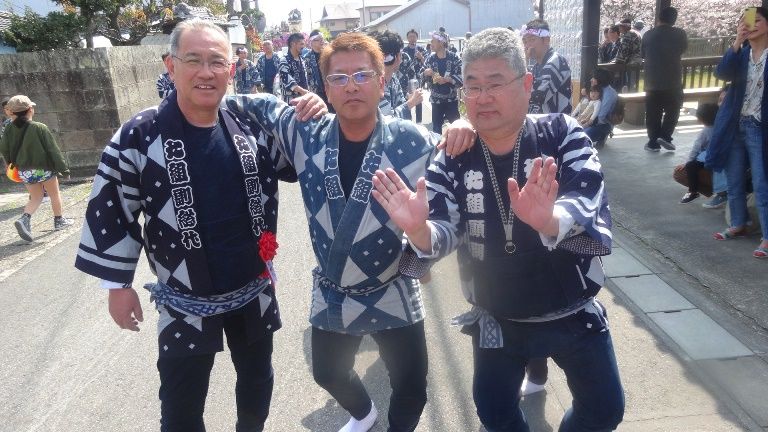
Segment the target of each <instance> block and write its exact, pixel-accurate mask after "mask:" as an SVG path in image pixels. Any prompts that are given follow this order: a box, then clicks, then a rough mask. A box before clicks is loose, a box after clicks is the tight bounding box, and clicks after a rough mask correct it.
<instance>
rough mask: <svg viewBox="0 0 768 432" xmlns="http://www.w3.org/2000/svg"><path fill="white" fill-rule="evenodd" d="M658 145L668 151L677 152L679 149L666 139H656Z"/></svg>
mask: <svg viewBox="0 0 768 432" xmlns="http://www.w3.org/2000/svg"><path fill="white" fill-rule="evenodd" d="M656 144H658V145H660V146H662V147H664V148H665V149H667V150H675V149H676V148H677V147H675V145H674V144H672V143H671V142H669V141H667V140H665V139H664V138H656Z"/></svg>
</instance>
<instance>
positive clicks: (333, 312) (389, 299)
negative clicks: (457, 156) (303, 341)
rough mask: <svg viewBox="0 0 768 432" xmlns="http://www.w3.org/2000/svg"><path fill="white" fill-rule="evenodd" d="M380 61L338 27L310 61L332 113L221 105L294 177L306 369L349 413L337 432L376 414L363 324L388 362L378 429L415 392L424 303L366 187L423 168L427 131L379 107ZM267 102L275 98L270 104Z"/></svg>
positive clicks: (410, 414) (249, 101) (409, 425)
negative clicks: (298, 114) (306, 304)
mask: <svg viewBox="0 0 768 432" xmlns="http://www.w3.org/2000/svg"><path fill="white" fill-rule="evenodd" d="M383 60H384V58H383V54H382V52H381V50H380V49H379V45H378V44H377V42H376V41H375V40H374V39H373V38H371V37H370V36H366V35H364V34H362V33H345V34H342V35H340V36H338V37H337V38H336V39H334V41H333V42H332V43H331V44H330V45H327V46H326V47H325V48H324V50H323V53H322V55H321V57H320V68H321V70H322V72H323V75H324V76H325V79H326V84H327V85H326V90H327V95H328V100H329V101H330V102H331V103H332V104H333V106H334V107H335V108H336V115H335V116H333V115H327V116H325V117H324V118H322V119H320V120H318V121H313V122H310V123H301V122H298V121H296V119H295V118H294V117H295V116H294V114H293V109H292V108H290V107H288V106H286V105H284V104H281V103H278V102H277V101H276V100H275V99H271V100H270V99H267V98H258V97H250V96H249V97H238V98H236V101H237V104H232V103H230V104H229V106H230V108H231V109H232V110H237V111H240V112H241V113H242V115H244V116H247V117H248V118H250V119H253V120H256V121H257V122H259V123H260V124H261V125H262V127H263V129H264V130H266V131H267V132H268V133H270V134H273V135H274V136H275V141H276V143H277V144H278V145H279V146H280V147H281V149H282V150H283V152H284V154H285V155H286V157H287V158H288V159H289V161H291V162H292V163H293V165H294V167H295V168H296V171H297V174H298V177H299V183H300V184H301V185H302V188H301V192H302V197H303V199H304V206H305V210H306V214H307V219H308V223H309V232H310V235H311V237H312V247H313V249H314V252H315V256H316V258H317V264H318V266H317V267H316V268H315V269H314V270H313V279H314V280H313V287H312V308H311V311H310V323H311V324H312V372H313V374H314V378H315V381H316V382H317V383H318V384H319V385H320V386H322V387H323V388H325V389H326V390H327V391H328V392H329V393H330V394H331V395H332V396H333V397H334V398H335V399H336V400H337V401H338V403H339V404H340V405H341V406H342V407H343V408H344V409H345V410H347V411H348V412H349V413H350V414H351V418H350V419H349V421H348V422H347V424H346V425H344V426H343V427H342V428H341V431H342V432H362V431H367V430H368V429H370V428H371V426H372V425H373V423H374V422H375V421H376V418H377V415H378V414H377V411H376V408H375V407H374V405H373V401H372V400H371V398H370V396H369V395H368V392H367V391H366V389H365V387H364V386H363V384H362V382H361V381H360V378H359V377H358V375H357V374H356V373H355V372H354V369H353V367H354V363H355V354H356V352H357V350H358V348H359V346H360V342H361V341H362V338H363V336H364V335H371V337H373V339H374V340H375V341H376V342H377V344H378V345H379V353H380V355H381V359H382V360H383V361H384V364H385V366H386V367H387V370H388V372H389V379H390V384H391V386H392V396H391V398H390V403H389V415H388V419H389V429H388V430H389V431H392V432H403V431H407V432H410V431H413V430H414V429H415V428H416V425H417V424H418V422H419V417H420V416H421V412H422V410H423V408H424V404H425V403H426V398H427V393H426V385H427V378H426V377H427V351H426V350H427V348H426V340H425V336H424V323H423V320H424V304H423V302H422V298H421V292H420V287H419V281H418V279H417V278H418V277H421V275H422V274H423V271H424V269H411V268H410V267H411V264H417V263H416V262H415V261H416V260H415V256H414V255H412V254H407V253H404V252H403V232H402V231H401V230H400V229H398V228H397V227H395V226H394V225H393V224H392V223H391V222H390V220H389V217H388V216H387V214H386V212H385V211H384V210H383V209H382V208H381V207H380V206H379V205H378V204H377V203H376V202H375V201H373V200H372V199H371V198H370V191H371V188H372V183H371V177H372V176H373V173H374V172H375V171H376V170H377V169H380V168H382V169H383V168H392V169H395V170H397V172H399V173H401V174H402V175H403V176H404V177H405V178H406V181H408V182H415V181H416V179H417V178H418V177H419V176H422V175H424V172H425V170H426V167H427V166H428V165H429V162H430V160H431V159H432V157H433V156H434V153H435V145H436V144H438V141H439V136H438V135H436V134H430V133H429V132H428V131H427V130H426V129H425V128H424V127H422V126H419V125H416V124H415V123H412V122H409V121H405V120H402V119H399V118H395V117H390V116H384V115H382V114H381V112H380V110H379V109H378V107H379V100H380V99H381V97H382V95H383V93H384V61H383ZM275 104H277V105H280V106H281V107H282V110H281V111H280V112H279V114H277V115H273V113H275V112H277V111H276V110H275V109H273V108H274V106H275ZM464 124H465V125H466V123H464ZM451 138H456V142H455V144H456V146H455V147H458V149H457V150H454V146H452V145H451V144H450V142H449V143H448V144H447V150H446V151H447V152H448V153H450V154H454V153H458V152H460V151H462V150H463V149H465V148H466V147H468V146H469V145H470V144H471V143H472V142H473V141H474V133H473V132H472V130H471V128H469V127H468V125H466V126H465V127H464V128H460V129H453V128H451V129H449V131H448V136H447V138H446V139H447V140H448V141H450V140H451ZM411 184H413V183H411ZM404 257H405V258H404ZM404 259H405V261H404ZM409 259H410V260H411V261H409ZM406 264H407V265H406ZM417 270H420V271H417Z"/></svg>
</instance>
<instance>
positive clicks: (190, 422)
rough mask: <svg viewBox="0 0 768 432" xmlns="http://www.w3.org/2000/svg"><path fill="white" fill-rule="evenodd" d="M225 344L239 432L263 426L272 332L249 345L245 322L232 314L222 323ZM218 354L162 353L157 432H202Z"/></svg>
mask: <svg viewBox="0 0 768 432" xmlns="http://www.w3.org/2000/svg"><path fill="white" fill-rule="evenodd" d="M224 331H225V333H226V335H227V345H228V346H229V349H230V351H231V352H232V363H233V364H234V366H235V371H236V373H237V383H236V384H235V397H236V401H237V425H236V426H235V430H236V431H237V432H257V431H262V430H264V422H265V421H266V420H267V415H268V414H269V404H270V401H271V399H272V386H273V384H274V376H273V373H272V334H271V333H270V334H269V335H267V336H265V337H264V338H262V339H260V340H258V341H256V343H253V344H250V345H247V344H246V343H245V340H246V337H245V323H244V320H243V317H242V316H241V315H236V316H233V317H231V318H228V320H227V321H226V322H225V324H224ZM215 355H216V354H215V353H213V354H206V355H199V356H190V357H160V359H159V360H158V361H157V370H158V371H159V372H160V412H161V416H160V430H161V431H162V432H204V431H205V425H204V424H203V410H204V409H205V398H206V396H207V395H208V382H209V379H210V376H211V369H212V368H213V359H214V356H215Z"/></svg>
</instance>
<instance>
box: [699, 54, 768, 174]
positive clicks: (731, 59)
mask: <svg viewBox="0 0 768 432" xmlns="http://www.w3.org/2000/svg"><path fill="white" fill-rule="evenodd" d="M751 52H752V48H751V47H750V46H749V44H745V45H744V46H742V48H741V49H740V50H739V51H738V52H736V51H734V50H733V48H728V51H726V52H725V55H723V59H722V60H720V64H718V65H717V69H716V70H715V76H717V77H718V78H719V79H721V80H725V81H730V82H731V87H730V88H729V89H728V93H727V94H726V95H725V100H723V104H722V105H721V106H720V110H719V111H718V112H717V117H716V118H715V125H714V127H713V129H712V139H711V141H710V142H709V149H708V150H707V159H706V160H705V161H704V165H705V166H706V167H707V168H711V169H712V170H714V171H721V170H722V169H723V168H725V165H726V163H727V162H728V155H729V153H730V152H729V150H730V145H731V143H732V142H733V140H734V138H735V137H736V134H737V133H738V131H739V117H741V107H742V105H743V104H744V96H745V93H746V91H747V68H748V67H749V56H750V55H751ZM763 81H764V82H765V83H766V84H768V68H764V69H763ZM760 118H761V120H762V130H763V165H765V167H766V169H768V85H764V86H763V101H762V104H761V107H760Z"/></svg>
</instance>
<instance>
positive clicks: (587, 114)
mask: <svg viewBox="0 0 768 432" xmlns="http://www.w3.org/2000/svg"><path fill="white" fill-rule="evenodd" d="M602 98H603V89H602V88H601V87H600V86H592V88H591V89H589V104H588V105H587V107H586V108H585V109H584V111H583V112H581V113H580V114H579V116H578V117H577V120H578V122H579V124H580V125H581V127H583V128H586V127H589V126H591V125H592V123H594V122H595V119H597V114H598V113H599V112H600V105H601V100H602Z"/></svg>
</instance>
